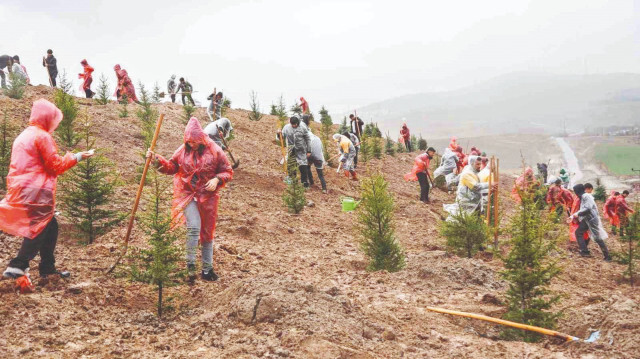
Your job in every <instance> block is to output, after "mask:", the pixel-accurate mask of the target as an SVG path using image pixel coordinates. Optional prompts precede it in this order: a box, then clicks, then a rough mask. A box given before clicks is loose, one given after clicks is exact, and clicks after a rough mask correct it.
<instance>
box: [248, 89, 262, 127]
mask: <svg viewBox="0 0 640 359" xmlns="http://www.w3.org/2000/svg"><path fill="white" fill-rule="evenodd" d="M249 106H250V107H251V112H249V119H250V120H251V121H260V119H261V118H262V116H264V115H263V114H262V112H260V102H258V94H257V93H256V92H255V91H251V94H250V100H249Z"/></svg>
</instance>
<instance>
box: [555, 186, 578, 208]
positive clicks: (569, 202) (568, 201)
mask: <svg viewBox="0 0 640 359" xmlns="http://www.w3.org/2000/svg"><path fill="white" fill-rule="evenodd" d="M573 201H574V195H573V193H571V191H569V190H568V189H565V188H560V193H559V194H558V203H560V204H561V205H562V206H564V208H566V209H567V210H570V209H571V207H573Z"/></svg>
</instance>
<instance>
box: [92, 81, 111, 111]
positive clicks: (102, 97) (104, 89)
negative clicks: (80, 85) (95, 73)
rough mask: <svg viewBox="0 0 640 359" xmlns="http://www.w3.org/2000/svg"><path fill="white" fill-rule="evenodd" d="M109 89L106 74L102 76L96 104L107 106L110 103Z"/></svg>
mask: <svg viewBox="0 0 640 359" xmlns="http://www.w3.org/2000/svg"><path fill="white" fill-rule="evenodd" d="M110 93H111V92H110V89H109V79H107V77H106V76H105V75H104V74H100V83H99V84H98V92H97V95H98V96H97V97H95V100H96V102H97V103H98V104H99V105H106V104H108V103H109V97H110V96H111V95H110Z"/></svg>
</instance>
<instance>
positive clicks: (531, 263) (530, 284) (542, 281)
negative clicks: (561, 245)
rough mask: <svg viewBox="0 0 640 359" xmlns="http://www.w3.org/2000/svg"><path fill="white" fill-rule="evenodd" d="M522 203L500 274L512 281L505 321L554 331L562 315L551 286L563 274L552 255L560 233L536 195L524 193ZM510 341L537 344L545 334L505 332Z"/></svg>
mask: <svg viewBox="0 0 640 359" xmlns="http://www.w3.org/2000/svg"><path fill="white" fill-rule="evenodd" d="M520 196H521V197H522V202H521V204H520V207H519V209H518V210H517V212H516V215H515V216H514V217H513V219H512V220H511V226H510V230H509V232H510V233H511V239H510V241H509V242H510V248H511V250H510V251H509V253H508V254H507V255H506V256H505V257H503V258H502V261H503V263H504V267H505V269H504V270H503V271H502V272H500V275H501V276H502V278H504V279H505V280H506V281H507V282H509V289H508V290H507V293H506V301H507V312H506V313H505V314H504V315H503V316H502V317H503V319H506V320H511V321H514V322H517V323H522V324H528V325H534V326H539V327H543V328H547V329H553V328H555V326H556V323H557V320H558V318H559V317H560V316H561V313H554V312H552V311H551V308H552V306H553V305H554V304H556V303H558V302H559V300H560V295H557V294H555V293H553V292H552V291H551V290H550V289H549V285H550V283H551V281H552V280H553V278H555V277H556V276H557V275H558V274H559V273H560V268H559V267H558V260H559V257H555V256H554V257H552V256H551V254H552V253H553V252H555V251H556V250H557V246H556V241H557V240H558V239H557V237H558V233H560V232H559V231H558V230H557V228H556V225H555V224H554V223H553V222H552V221H551V220H550V219H549V215H548V213H547V212H546V211H540V210H538V209H537V206H536V203H535V202H534V201H533V199H532V196H531V195H528V194H526V193H522V192H521V193H520ZM502 335H503V336H504V337H505V338H507V339H521V340H524V341H527V342H535V341H538V340H539V339H540V338H541V335H540V334H538V333H534V332H529V331H525V330H520V329H505V330H504V331H503V333H502Z"/></svg>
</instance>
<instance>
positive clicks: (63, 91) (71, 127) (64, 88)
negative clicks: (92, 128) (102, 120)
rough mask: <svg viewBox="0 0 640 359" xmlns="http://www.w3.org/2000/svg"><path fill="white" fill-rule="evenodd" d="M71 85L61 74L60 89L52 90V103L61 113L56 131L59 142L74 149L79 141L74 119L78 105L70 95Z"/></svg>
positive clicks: (64, 75)
mask: <svg viewBox="0 0 640 359" xmlns="http://www.w3.org/2000/svg"><path fill="white" fill-rule="evenodd" d="M70 86H72V85H71V83H70V82H68V81H67V80H66V74H64V73H63V75H62V76H61V79H60V88H57V89H55V90H54V93H53V102H54V103H55V105H56V107H58V108H59V109H60V111H62V121H60V124H59V125H58V128H57V129H56V134H57V135H58V138H59V139H60V142H62V144H64V145H65V146H67V147H74V146H75V145H77V144H78V142H79V141H80V138H79V136H78V135H77V134H76V128H75V127H76V118H77V117H78V104H77V103H76V100H75V97H74V96H73V95H71V94H70V91H71V88H70Z"/></svg>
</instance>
